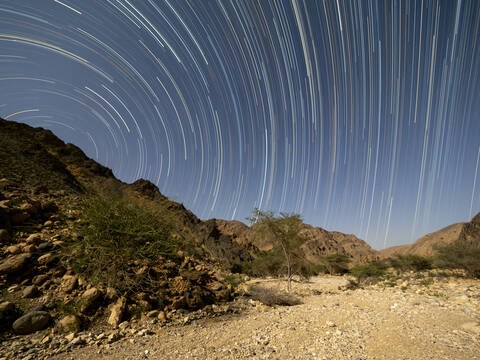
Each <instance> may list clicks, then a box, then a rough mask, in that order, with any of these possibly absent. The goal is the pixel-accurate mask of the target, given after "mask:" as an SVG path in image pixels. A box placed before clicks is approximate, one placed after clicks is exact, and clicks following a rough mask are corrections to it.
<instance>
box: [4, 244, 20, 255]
mask: <svg viewBox="0 0 480 360" xmlns="http://www.w3.org/2000/svg"><path fill="white" fill-rule="evenodd" d="M7 252H8V253H9V254H13V255H16V254H20V253H21V252H22V249H20V247H19V246H17V245H10V246H8V247H7Z"/></svg>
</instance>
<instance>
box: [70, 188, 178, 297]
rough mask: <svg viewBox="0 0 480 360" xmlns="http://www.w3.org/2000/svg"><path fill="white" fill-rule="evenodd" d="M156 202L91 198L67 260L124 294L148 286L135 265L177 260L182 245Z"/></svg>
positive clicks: (146, 274) (84, 210) (88, 274)
mask: <svg viewBox="0 0 480 360" xmlns="http://www.w3.org/2000/svg"><path fill="white" fill-rule="evenodd" d="M164 214H165V211H164V209H162V208H161V207H159V206H156V204H153V203H152V204H149V203H146V202H143V203H142V204H141V205H140V203H137V202H136V201H135V200H132V199H128V200H126V199H122V198H107V197H91V198H89V199H88V200H85V201H83V202H82V204H81V209H80V221H79V223H78V226H77V228H76V231H77V233H78V235H79V236H78V239H76V240H72V241H68V242H67V244H66V246H65V247H64V251H63V260H64V262H65V263H66V264H68V265H70V266H71V267H72V269H73V270H74V271H75V272H77V273H80V274H82V275H84V276H85V277H87V278H88V279H90V280H91V281H93V282H95V283H100V284H102V285H106V286H111V287H113V288H116V289H118V290H120V291H122V292H132V291H142V290H145V289H146V288H148V286H149V285H150V284H149V277H148V273H145V272H142V273H138V272H135V271H134V267H135V266H136V265H138V264H143V265H148V264H152V263H154V262H156V261H159V260H160V259H162V258H168V259H173V260H175V259H176V258H177V255H176V254H177V252H178V250H180V249H181V248H182V245H183V241H182V239H179V238H174V237H173V236H172V228H173V226H172V224H171V222H170V221H169V220H168V219H167V218H166V217H165V215H164Z"/></svg>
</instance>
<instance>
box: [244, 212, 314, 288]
mask: <svg viewBox="0 0 480 360" xmlns="http://www.w3.org/2000/svg"><path fill="white" fill-rule="evenodd" d="M248 220H249V221H250V223H251V224H256V225H257V226H256V229H255V230H256V232H257V234H258V235H260V236H264V237H267V236H268V238H270V239H271V241H272V243H273V248H274V249H272V250H277V249H280V250H281V252H282V254H283V257H284V260H285V266H286V270H287V284H288V291H290V290H291V280H292V275H293V267H294V265H295V264H296V263H298V260H299V259H303V258H302V253H301V250H300V246H301V245H302V244H303V243H304V242H305V240H306V239H305V238H304V237H303V236H302V235H301V234H300V230H301V225H302V219H301V217H300V215H298V214H287V213H280V216H278V217H275V216H274V213H273V212H271V211H261V210H259V209H257V208H255V209H254V210H253V212H252V215H251V216H250V217H249V218H248Z"/></svg>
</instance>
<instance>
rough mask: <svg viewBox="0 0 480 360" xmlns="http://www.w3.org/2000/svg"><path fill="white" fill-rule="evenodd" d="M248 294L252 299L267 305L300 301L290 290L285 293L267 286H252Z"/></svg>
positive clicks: (298, 302)
mask: <svg viewBox="0 0 480 360" xmlns="http://www.w3.org/2000/svg"><path fill="white" fill-rule="evenodd" d="M248 295H249V296H250V297H251V298H252V299H253V300H257V301H260V302H261V303H263V304H265V305H267V306H275V305H279V306H293V305H299V304H301V303H302V302H301V301H300V299H299V298H298V297H296V296H295V295H293V294H292V293H290V292H288V293H287V292H284V291H280V290H277V289H274V288H267V287H263V286H252V287H251V288H250V289H249V290H248Z"/></svg>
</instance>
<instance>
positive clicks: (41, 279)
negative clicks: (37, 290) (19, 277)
mask: <svg viewBox="0 0 480 360" xmlns="http://www.w3.org/2000/svg"><path fill="white" fill-rule="evenodd" d="M47 279H48V275H45V274H41V275H37V276H35V277H34V278H33V279H32V284H34V285H41V284H43V283H44V282H45V280H47Z"/></svg>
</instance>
